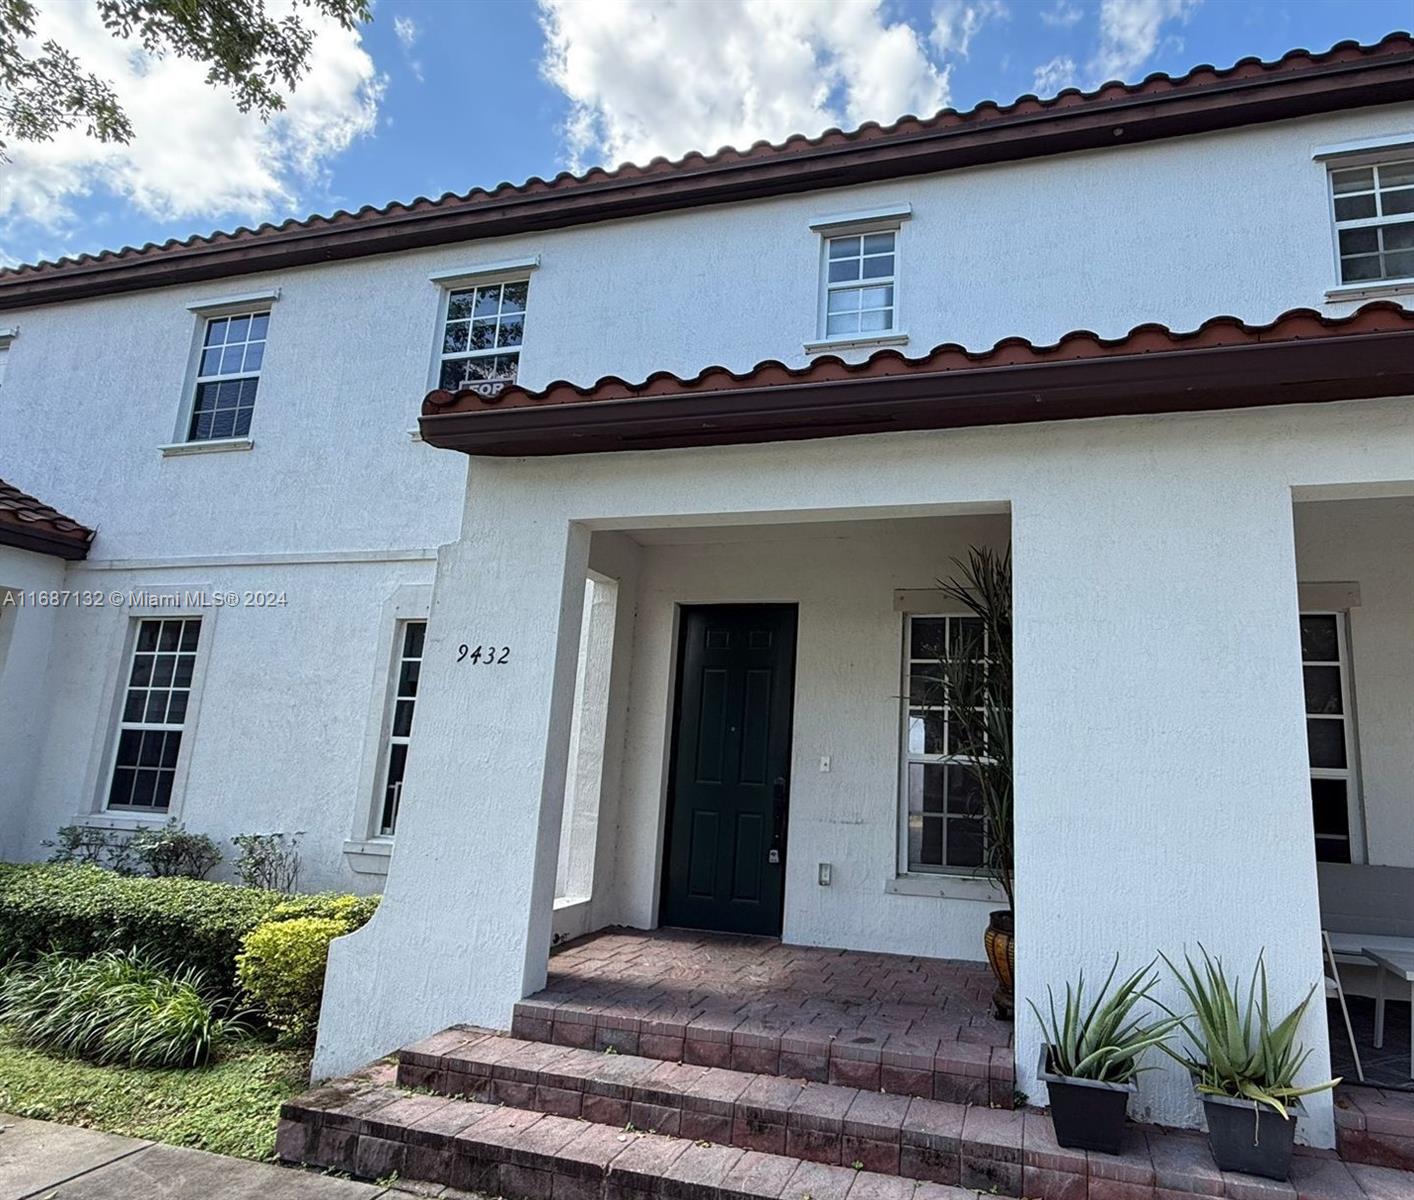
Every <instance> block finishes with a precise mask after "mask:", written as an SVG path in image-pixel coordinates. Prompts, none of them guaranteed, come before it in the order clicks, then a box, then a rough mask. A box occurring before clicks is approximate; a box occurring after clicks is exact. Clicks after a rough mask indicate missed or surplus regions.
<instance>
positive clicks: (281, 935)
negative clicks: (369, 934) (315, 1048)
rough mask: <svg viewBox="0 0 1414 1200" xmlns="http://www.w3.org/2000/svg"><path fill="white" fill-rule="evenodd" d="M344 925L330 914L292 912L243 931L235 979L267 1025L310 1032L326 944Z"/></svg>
mask: <svg viewBox="0 0 1414 1200" xmlns="http://www.w3.org/2000/svg"><path fill="white" fill-rule="evenodd" d="M349 929H350V926H349V923H348V922H347V921H344V920H338V919H336V918H333V917H294V918H292V919H290V920H286V921H269V922H267V923H266V924H264V925H259V926H257V927H256V928H255V929H252V930H251V931H250V932H249V933H248V934H246V936H245V940H244V941H243V942H242V943H241V952H240V953H239V954H238V955H236V978H237V979H238V980H239V982H240V985H241V989H242V990H243V991H244V992H245V994H246V995H247V996H248V997H249V998H250V999H251V1000H252V1001H254V1002H255V1003H256V1004H258V1005H259V1006H260V1007H261V1008H262V1009H263V1010H264V1012H265V1019H266V1020H267V1021H268V1022H269V1023H270V1025H271V1027H272V1028H274V1029H277V1030H279V1031H280V1032H281V1033H283V1034H286V1035H287V1036H289V1037H291V1038H298V1039H307V1038H311V1037H313V1035H314V1031H315V1028H316V1027H317V1026H318V1024H319V1002H320V1000H321V999H322V998H323V995H324V967H325V964H326V963H327V962H328V959H329V943H330V942H332V941H333V940H334V939H335V938H336V937H342V936H343V935H344V934H346V933H348V932H349Z"/></svg>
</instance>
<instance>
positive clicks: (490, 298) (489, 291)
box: [473, 283, 501, 317]
mask: <svg viewBox="0 0 1414 1200" xmlns="http://www.w3.org/2000/svg"><path fill="white" fill-rule="evenodd" d="M500 310H501V285H500V284H499V283H497V284H493V285H492V286H491V287H479V288H477V289H476V306H475V309H474V310H473V311H474V312H475V314H476V315H477V316H478V317H494V316H495V315H496V314H497V313H498V312H500Z"/></svg>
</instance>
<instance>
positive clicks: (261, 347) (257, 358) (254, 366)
mask: <svg viewBox="0 0 1414 1200" xmlns="http://www.w3.org/2000/svg"><path fill="white" fill-rule="evenodd" d="M264 359H265V343H264V342H247V343H246V348H245V361H244V362H243V363H242V364H241V370H242V371H247V372H254V371H258V370H260V364H261V363H262V362H263V361H264Z"/></svg>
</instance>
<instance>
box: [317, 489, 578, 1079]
mask: <svg viewBox="0 0 1414 1200" xmlns="http://www.w3.org/2000/svg"><path fill="white" fill-rule="evenodd" d="M588 552H589V534H588V531H587V530H585V529H584V528H583V527H581V526H577V525H572V524H570V523H568V522H566V521H565V520H563V519H562V518H557V517H556V515H555V514H553V513H549V514H537V513H526V512H520V511H518V512H513V513H512V512H507V511H505V510H504V506H503V505H502V504H499V503H497V502H496V498H495V495H494V493H493V492H490V491H489V490H488V489H481V490H479V491H477V490H476V489H474V488H473V490H472V492H471V494H469V496H468V506H467V516H466V520H465V524H464V527H463V533H462V538H461V540H460V541H459V542H457V543H455V544H453V545H451V546H448V547H445V548H444V549H443V550H442V552H441V554H440V555H439V556H438V564H437V581H436V585H435V588H434V591H433V597H432V612H431V617H430V620H429V622H428V628H427V642H426V652H425V654H424V656H423V660H422V676H421V680H420V686H419V694H418V701H417V717H416V722H417V723H416V729H415V734H414V739H413V742H412V747H411V750H410V753H409V755H408V768H407V776H406V778H405V781H404V785H403V795H402V803H401V805H400V809H399V814H398V832H397V843H396V849H395V851H394V854H393V857H392V862H391V864H390V869H389V872H388V879H387V886H386V888H385V889H384V895H383V902H382V904H381V905H380V906H379V909H378V912H377V915H376V916H375V917H374V919H373V920H372V921H371V922H370V923H369V924H368V925H367V926H365V927H364V928H363V929H362V930H360V931H359V932H357V933H355V934H353V935H351V936H349V937H345V938H340V939H339V940H338V941H336V942H335V943H334V944H333V946H332V947H331V953H330V956H329V968H328V974H327V976H326V983H325V993H324V1007H323V1011H322V1013H321V1016H320V1023H319V1039H318V1043H317V1045H316V1048H315V1057H314V1071H313V1073H314V1075H315V1076H316V1077H324V1076H329V1075H335V1074H340V1073H343V1072H346V1071H348V1070H351V1069H353V1068H355V1067H358V1066H360V1065H361V1064H363V1063H366V1062H368V1061H370V1060H372V1059H374V1058H377V1057H378V1056H380V1055H383V1054H387V1053H388V1052H389V1051H391V1050H393V1049H395V1048H396V1047H398V1046H400V1045H403V1044H405V1043H407V1042H409V1041H413V1040H416V1039H417V1038H419V1037H423V1036H425V1035H427V1034H428V1033H431V1032H434V1031H435V1030H438V1029H441V1028H443V1027H445V1026H447V1025H449V1024H452V1023H453V1022H457V1021H468V1022H472V1023H476V1024H482V1025H487V1026H491V1027H494V1028H503V1029H504V1028H509V1027H510V1019H511V1008H512V1006H513V1005H514V1004H515V1002H516V1001H517V1000H519V999H521V997H523V996H524V995H526V994H527V993H528V992H531V991H535V990H538V989H539V988H540V987H542V986H543V985H544V981H545V966H546V959H547V957H548V955H549V950H550V936H551V933H550V929H551V919H552V915H553V903H554V894H555V867H556V860H557V856H558V850H559V837H560V819H561V810H562V805H563V800H564V788H565V772H566V759H567V756H568V747H569V731H570V718H571V710H572V705H573V700H574V676H575V664H576V659H577V655H578V643H579V631H580V618H581V610H582V606H583V598H584V580H585V568H586V565H587V561H588ZM462 645H467V646H468V647H469V648H470V651H471V653H468V655H466V656H462V657H461V658H460V661H459V655H460V651H459V647H460V646H462ZM477 647H481V648H482V649H481V653H480V654H479V655H477V654H475V653H474V652H475V650H476V648H477ZM493 648H494V649H493ZM488 651H492V653H489V654H488Z"/></svg>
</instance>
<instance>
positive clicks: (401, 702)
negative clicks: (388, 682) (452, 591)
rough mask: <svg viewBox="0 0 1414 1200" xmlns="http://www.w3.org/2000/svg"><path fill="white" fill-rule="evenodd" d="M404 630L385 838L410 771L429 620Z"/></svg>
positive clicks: (387, 763) (387, 773) (386, 782)
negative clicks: (415, 716)
mask: <svg viewBox="0 0 1414 1200" xmlns="http://www.w3.org/2000/svg"><path fill="white" fill-rule="evenodd" d="M402 631H403V635H402V643H401V646H400V647H399V651H398V669H397V678H396V679H395V680H394V684H393V694H392V697H391V700H390V703H391V704H392V712H391V713H390V714H389V718H388V737H387V741H386V743H385V746H384V751H383V762H384V772H383V803H382V808H381V809H380V812H379V818H378V832H379V834H380V835H381V836H383V837H392V836H393V831H394V830H395V829H396V827H397V824H398V805H399V803H400V801H401V800H402V794H403V775H404V773H405V772H406V771H407V759H408V745H409V743H410V742H411V740H412V712H413V708H414V707H415V706H416V703H417V682H418V677H419V675H420V674H421V673H422V646H423V642H424V641H425V639H426V637H427V622H426V621H406V622H404V623H403V626H402Z"/></svg>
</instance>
